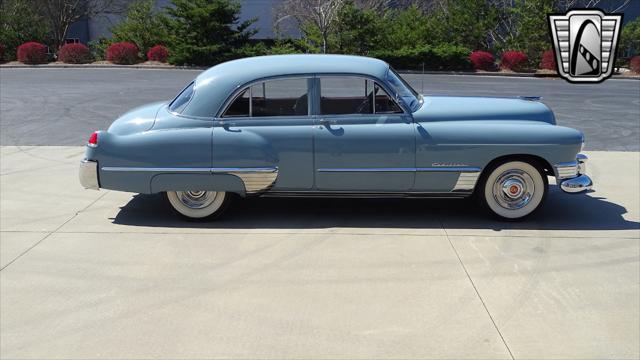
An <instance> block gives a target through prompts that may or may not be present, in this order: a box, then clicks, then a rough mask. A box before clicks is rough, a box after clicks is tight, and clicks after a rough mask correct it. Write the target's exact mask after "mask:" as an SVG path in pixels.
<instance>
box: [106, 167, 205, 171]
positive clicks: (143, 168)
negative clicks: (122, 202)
mask: <svg viewBox="0 0 640 360" xmlns="http://www.w3.org/2000/svg"><path fill="white" fill-rule="evenodd" d="M102 171H131V172H178V173H209V172H211V168H160V167H135V166H132V167H127V166H103V167H102Z"/></svg>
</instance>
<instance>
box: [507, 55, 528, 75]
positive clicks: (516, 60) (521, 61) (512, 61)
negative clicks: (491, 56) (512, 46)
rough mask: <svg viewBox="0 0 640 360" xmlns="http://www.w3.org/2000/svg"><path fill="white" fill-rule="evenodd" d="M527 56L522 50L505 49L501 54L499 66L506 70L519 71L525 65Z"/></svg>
mask: <svg viewBox="0 0 640 360" xmlns="http://www.w3.org/2000/svg"><path fill="white" fill-rule="evenodd" d="M527 61H529V58H528V57H527V55H526V54H525V53H523V52H522V51H507V52H504V53H503V54H502V58H501V59H500V67H501V68H503V69H507V70H513V71H520V70H522V69H524V68H525V67H526V66H527Z"/></svg>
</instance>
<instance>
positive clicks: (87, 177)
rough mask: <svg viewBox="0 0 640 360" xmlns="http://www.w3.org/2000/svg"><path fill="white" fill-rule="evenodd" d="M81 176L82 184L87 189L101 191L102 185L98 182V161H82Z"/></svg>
mask: <svg viewBox="0 0 640 360" xmlns="http://www.w3.org/2000/svg"><path fill="white" fill-rule="evenodd" d="M79 175H80V184H81V185H82V186H83V187H84V188H85V189H92V190H98V189H100V183H99V182H98V163H97V162H96V161H93V160H87V159H84V160H82V161H80V172H79Z"/></svg>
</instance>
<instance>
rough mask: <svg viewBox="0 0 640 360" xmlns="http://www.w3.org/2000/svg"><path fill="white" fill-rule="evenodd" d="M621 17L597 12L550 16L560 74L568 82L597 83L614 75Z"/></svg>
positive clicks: (594, 10)
mask: <svg viewBox="0 0 640 360" xmlns="http://www.w3.org/2000/svg"><path fill="white" fill-rule="evenodd" d="M621 23H622V14H605V13H604V12H602V11H601V10H598V9H577V10H571V11H569V12H567V13H566V14H564V15H558V14H553V15H549V27H550V29H551V35H552V37H553V45H554V50H555V54H556V64H557V70H558V74H559V75H560V76H561V77H562V78H564V79H565V80H567V81H569V82H575V83H597V82H601V81H604V80H605V79H607V78H609V77H610V76H611V74H612V73H613V68H614V65H615V60H616V52H617V51H616V50H617V48H618V34H619V31H620V24H621Z"/></svg>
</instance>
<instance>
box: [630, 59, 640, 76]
mask: <svg viewBox="0 0 640 360" xmlns="http://www.w3.org/2000/svg"><path fill="white" fill-rule="evenodd" d="M629 68H630V69H631V71H633V72H634V73H636V74H640V56H634V57H632V58H631V61H629Z"/></svg>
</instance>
